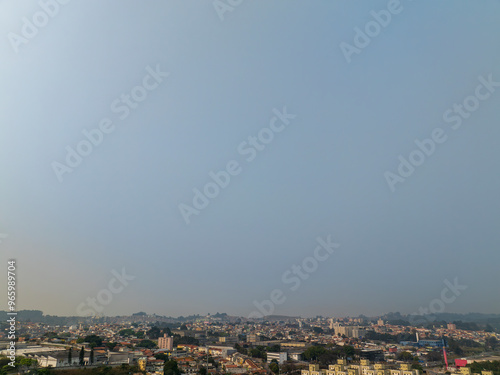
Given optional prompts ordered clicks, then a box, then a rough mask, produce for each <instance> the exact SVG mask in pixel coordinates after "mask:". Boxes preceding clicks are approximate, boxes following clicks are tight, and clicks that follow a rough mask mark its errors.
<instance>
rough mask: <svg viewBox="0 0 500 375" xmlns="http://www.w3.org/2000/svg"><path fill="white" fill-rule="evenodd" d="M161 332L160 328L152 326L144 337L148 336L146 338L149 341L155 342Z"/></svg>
mask: <svg viewBox="0 0 500 375" xmlns="http://www.w3.org/2000/svg"><path fill="white" fill-rule="evenodd" d="M160 334H161V331H160V328H158V327H156V326H153V327H151V328H150V329H149V331H147V332H146V335H148V338H149V339H150V340H156V339H157V338H158V337H160Z"/></svg>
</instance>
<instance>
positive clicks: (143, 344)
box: [137, 340, 156, 349]
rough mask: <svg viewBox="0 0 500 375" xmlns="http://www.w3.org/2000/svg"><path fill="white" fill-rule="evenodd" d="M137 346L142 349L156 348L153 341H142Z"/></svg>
mask: <svg viewBox="0 0 500 375" xmlns="http://www.w3.org/2000/svg"><path fill="white" fill-rule="evenodd" d="M137 346H138V347H140V348H147V349H153V348H156V343H155V342H153V341H151V340H141V341H140V342H139V343H138V344H137Z"/></svg>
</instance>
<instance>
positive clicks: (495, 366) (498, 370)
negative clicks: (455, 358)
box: [467, 361, 500, 375]
mask: <svg viewBox="0 0 500 375" xmlns="http://www.w3.org/2000/svg"><path fill="white" fill-rule="evenodd" d="M467 367H470V368H471V371H472V373H475V372H476V373H481V371H493V374H494V375H500V361H485V362H474V363H471V364H469V365H467Z"/></svg>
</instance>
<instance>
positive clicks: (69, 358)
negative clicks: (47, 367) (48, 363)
mask: <svg viewBox="0 0 500 375" xmlns="http://www.w3.org/2000/svg"><path fill="white" fill-rule="evenodd" d="M71 350H72V348H69V350H68V364H69V365H71V361H72V359H73V358H72V357H73V353H71Z"/></svg>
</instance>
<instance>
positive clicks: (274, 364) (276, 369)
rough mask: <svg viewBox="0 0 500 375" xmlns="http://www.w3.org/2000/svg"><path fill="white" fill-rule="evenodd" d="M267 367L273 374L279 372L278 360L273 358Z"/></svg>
mask: <svg viewBox="0 0 500 375" xmlns="http://www.w3.org/2000/svg"><path fill="white" fill-rule="evenodd" d="M269 369H270V370H271V371H272V372H274V373H275V374H277V373H278V372H280V365H278V362H277V361H276V360H275V359H273V360H272V361H271V363H270V364H269Z"/></svg>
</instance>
